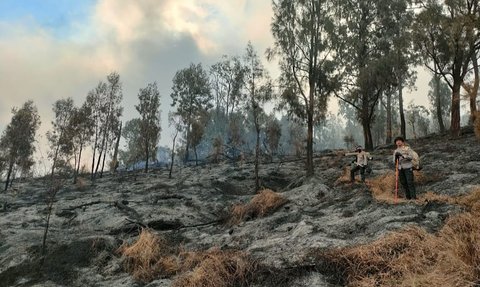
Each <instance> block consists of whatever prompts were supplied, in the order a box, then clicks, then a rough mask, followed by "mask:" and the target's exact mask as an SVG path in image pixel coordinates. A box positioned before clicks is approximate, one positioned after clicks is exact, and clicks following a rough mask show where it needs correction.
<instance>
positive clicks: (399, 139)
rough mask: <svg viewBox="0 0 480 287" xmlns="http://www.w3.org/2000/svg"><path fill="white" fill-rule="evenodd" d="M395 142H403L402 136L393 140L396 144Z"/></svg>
mask: <svg viewBox="0 0 480 287" xmlns="http://www.w3.org/2000/svg"><path fill="white" fill-rule="evenodd" d="M397 141H402V142H405V139H404V138H403V137H402V136H398V137H396V138H395V139H394V140H393V143H396V142H397Z"/></svg>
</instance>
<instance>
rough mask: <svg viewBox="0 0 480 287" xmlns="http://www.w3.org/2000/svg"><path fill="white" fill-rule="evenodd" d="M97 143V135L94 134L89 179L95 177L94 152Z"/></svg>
mask: <svg viewBox="0 0 480 287" xmlns="http://www.w3.org/2000/svg"><path fill="white" fill-rule="evenodd" d="M97 143H98V137H97V135H96V134H95V142H94V144H93V155H92V171H91V173H92V174H91V175H90V177H91V180H94V179H95V156H96V152H97Z"/></svg>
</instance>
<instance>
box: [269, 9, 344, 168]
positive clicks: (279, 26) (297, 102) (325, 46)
mask: <svg viewBox="0 0 480 287" xmlns="http://www.w3.org/2000/svg"><path fill="white" fill-rule="evenodd" d="M272 5H273V13H274V16H273V19H272V24H271V29H272V33H273V36H274V38H275V43H274V47H273V48H272V49H270V50H269V51H268V53H269V56H270V58H271V57H273V56H274V55H280V57H281V60H280V69H281V71H282V76H281V82H282V83H285V84H284V85H283V86H282V89H283V92H282V95H281V104H280V107H281V108H284V109H286V110H287V111H288V113H289V114H290V115H295V116H296V117H298V118H300V119H302V120H304V121H305V122H306V124H307V147H306V148H307V163H306V169H307V176H312V175H313V173H314V165H313V126H314V125H315V124H316V123H318V122H319V121H321V120H322V119H324V117H325V113H326V110H327V101H328V97H329V95H330V94H332V92H333V91H335V90H336V89H337V88H338V79H339V77H338V71H339V70H338V69H337V68H336V63H335V60H336V58H335V43H336V40H335V35H336V33H335V29H334V28H335V27H334V24H333V23H334V17H335V3H333V2H332V1H294V0H274V1H272Z"/></svg>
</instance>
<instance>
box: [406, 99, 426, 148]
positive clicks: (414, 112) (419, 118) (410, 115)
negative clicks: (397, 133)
mask: <svg viewBox="0 0 480 287" xmlns="http://www.w3.org/2000/svg"><path fill="white" fill-rule="evenodd" d="M428 114H429V112H428V110H427V109H426V108H425V107H424V106H419V105H415V104H414V103H413V102H410V104H409V105H408V110H407V119H408V123H409V124H410V126H411V127H412V133H413V138H414V139H415V140H416V139H417V127H419V128H420V130H421V133H422V135H426V134H427V133H428V126H429V121H428Z"/></svg>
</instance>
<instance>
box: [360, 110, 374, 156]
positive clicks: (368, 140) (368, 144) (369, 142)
mask: <svg viewBox="0 0 480 287" xmlns="http://www.w3.org/2000/svg"><path fill="white" fill-rule="evenodd" d="M362 127H363V138H364V140H365V149H366V150H373V138H372V128H371V127H370V122H369V120H368V117H367V118H366V119H362Z"/></svg>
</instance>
